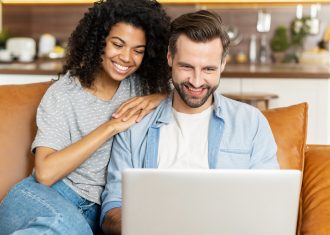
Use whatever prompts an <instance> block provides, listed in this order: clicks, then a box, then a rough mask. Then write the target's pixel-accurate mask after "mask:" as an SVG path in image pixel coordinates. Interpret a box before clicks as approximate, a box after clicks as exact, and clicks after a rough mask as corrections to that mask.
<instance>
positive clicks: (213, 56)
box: [167, 35, 225, 113]
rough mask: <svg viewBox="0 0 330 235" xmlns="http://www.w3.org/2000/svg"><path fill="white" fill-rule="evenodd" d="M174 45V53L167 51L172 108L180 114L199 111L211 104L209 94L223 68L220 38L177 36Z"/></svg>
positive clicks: (216, 85) (214, 88)
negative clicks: (171, 86)
mask: <svg viewBox="0 0 330 235" xmlns="http://www.w3.org/2000/svg"><path fill="white" fill-rule="evenodd" d="M176 48H177V50H176V53H175V54H174V56H172V55H171V53H170V52H168V54H167V60H168V64H169V66H170V67H172V80H173V85H174V87H175V90H174V97H173V107H174V108H175V109H176V110H177V111H179V112H184V113H198V112H201V111H203V110H205V109H207V108H208V107H210V106H211V105H212V93H213V92H214V91H215V90H216V89H217V87H218V85H219V80H220V75H221V72H222V71H223V69H224V67H225V62H223V63H222V64H221V62H222V60H221V57H222V52H223V48H222V44H221V40H220V38H216V39H213V40H211V41H207V42H194V41H192V40H190V39H189V38H188V37H187V36H185V35H180V36H179V38H178V40H177V42H176Z"/></svg>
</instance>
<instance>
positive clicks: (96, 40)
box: [62, 0, 170, 94]
mask: <svg viewBox="0 0 330 235" xmlns="http://www.w3.org/2000/svg"><path fill="white" fill-rule="evenodd" d="M119 22H124V23H128V24H131V25H133V26H134V27H137V28H141V29H143V31H144V32H145V35H146V41H147V45H146V49H145V54H144V57H143V61H142V63H141V65H140V67H139V69H138V70H137V71H136V72H135V73H136V74H137V75H138V77H139V79H140V80H141V84H142V88H143V92H144V94H150V93H156V92H160V93H166V92H168V91H169V75H168V73H169V70H168V65H167V59H166V53H167V46H168V40H169V28H170V18H169V17H168V16H167V14H166V13H165V11H164V9H163V8H162V7H161V5H160V4H159V3H158V2H157V1H156V0H100V1H98V2H95V3H94V6H93V7H91V8H89V10H88V12H87V13H85V15H84V17H83V18H82V19H81V20H80V22H79V24H78V26H77V27H76V29H75V30H74V31H73V33H72V34H71V36H70V39H69V42H68V49H67V54H66V61H65V65H64V67H63V71H62V73H63V74H64V73H66V72H68V71H69V72H70V76H75V77H78V79H79V81H80V83H81V84H82V86H84V87H91V85H92V84H93V81H94V80H95V75H96V74H97V73H98V72H99V70H100V68H101V66H102V58H101V56H102V54H103V53H104V48H105V46H106V38H107V36H108V34H109V32H110V30H111V28H112V26H114V25H115V24H117V23H119Z"/></svg>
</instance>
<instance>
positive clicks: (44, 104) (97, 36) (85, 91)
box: [0, 0, 169, 234]
mask: <svg viewBox="0 0 330 235" xmlns="http://www.w3.org/2000/svg"><path fill="white" fill-rule="evenodd" d="M168 30H169V18H168V17H167V15H166V14H165V12H164V10H163V9H162V8H161V6H160V4H158V3H157V2H156V1H155V0H107V1H99V2H96V3H95V4H94V6H93V7H92V8H90V9H89V11H88V12H87V13H86V14H85V15H84V17H83V18H82V20H81V21H80V22H79V24H78V26H77V28H76V29H75V30H74V32H73V33H72V35H71V37H70V40H69V46H68V50H67V58H66V64H65V66H64V71H63V74H64V76H62V77H61V78H60V79H59V80H58V81H56V82H55V83H54V84H52V85H51V87H50V88H49V89H48V90H47V92H46V94H45V96H44V97H43V99H42V101H41V104H40V106H39V107H38V113H37V125H38V132H37V136H36V138H35V140H34V142H33V144H32V151H34V152H35V170H34V174H33V176H30V177H28V178H26V179H25V180H23V181H21V182H20V183H18V184H17V185H16V186H14V187H13V188H12V189H11V191H10V192H9V193H8V195H7V196H6V198H5V199H4V201H3V202H2V204H1V205H0V218H1V220H0V228H1V229H2V230H1V233H2V234H9V233H13V232H14V231H17V230H19V231H17V232H19V233H20V234H21V233H23V234H44V233H45V234H48V233H50V234H91V233H92V231H93V232H97V231H98V230H99V221H98V220H99V210H100V203H101V202H100V194H101V192H102V190H103V187H104V185H105V173H106V166H107V163H108V161H109V158H110V156H109V153H110V149H111V143H112V136H113V135H115V134H116V133H118V132H121V131H123V130H126V129H127V128H128V127H130V126H131V125H133V124H134V123H135V122H137V121H139V120H141V118H142V117H143V116H144V115H146V114H147V113H148V112H150V111H151V110H152V109H153V108H155V107H156V106H157V105H158V104H159V103H160V101H161V100H162V99H164V97H165V94H166V93H167V92H168V89H169V86H168V69H167V62H166V50H167V44H168V36H169V35H168V34H169V33H168ZM141 95H147V96H142V97H141ZM135 96H140V97H136V98H132V99H130V98H131V97H135ZM125 101H126V102H125ZM123 102H125V103H124V104H123V105H122V106H120V104H122V103H123ZM119 106H120V107H119ZM118 107H119V108H118ZM117 108H118V109H117ZM116 109H117V112H116V113H114V112H115V110H116ZM86 221H87V222H86Z"/></svg>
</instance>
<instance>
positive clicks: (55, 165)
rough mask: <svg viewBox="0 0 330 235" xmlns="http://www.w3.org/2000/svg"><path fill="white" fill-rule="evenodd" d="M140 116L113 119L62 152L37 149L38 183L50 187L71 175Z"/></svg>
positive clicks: (138, 113)
mask: <svg viewBox="0 0 330 235" xmlns="http://www.w3.org/2000/svg"><path fill="white" fill-rule="evenodd" d="M139 115H140V112H137V113H135V114H133V115H131V117H130V118H128V119H127V120H126V121H123V120H121V119H111V120H110V121H107V122H106V123H104V124H102V125H101V126H99V127H98V128H96V129H95V130H94V131H92V132H90V133H89V134H88V135H86V136H84V137H83V138H82V139H80V140H79V141H77V142H76V143H74V144H72V145H70V146H68V147H66V148H64V149H63V150H60V151H56V150H54V149H52V148H48V147H37V149H36V158H35V176H36V179H37V181H38V182H39V183H41V184H44V185H48V186H50V185H52V184H54V183H55V182H56V181H58V180H60V179H62V178H63V177H65V176H66V175H68V174H70V173H71V172H72V171H74V170H75V169H76V168H77V167H79V166H80V165H81V164H82V163H83V162H84V161H85V160H86V159H88V158H89V157H90V156H91V155H92V154H93V153H94V152H95V151H96V150H97V149H98V148H99V147H100V146H101V145H102V144H103V143H105V142H106V141H107V140H108V139H110V138H111V137H112V136H114V135H115V134H117V133H119V132H121V131H124V130H126V129H128V128H129V127H130V126H132V125H133V124H134V123H135V122H136V120H137V118H138V116H139Z"/></svg>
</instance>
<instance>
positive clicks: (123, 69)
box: [113, 63, 128, 71]
mask: <svg viewBox="0 0 330 235" xmlns="http://www.w3.org/2000/svg"><path fill="white" fill-rule="evenodd" d="M113 64H114V65H115V67H116V69H118V70H121V71H126V70H127V69H128V67H127V66H122V65H120V64H117V63H113Z"/></svg>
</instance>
